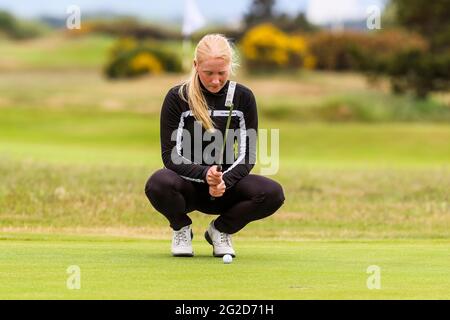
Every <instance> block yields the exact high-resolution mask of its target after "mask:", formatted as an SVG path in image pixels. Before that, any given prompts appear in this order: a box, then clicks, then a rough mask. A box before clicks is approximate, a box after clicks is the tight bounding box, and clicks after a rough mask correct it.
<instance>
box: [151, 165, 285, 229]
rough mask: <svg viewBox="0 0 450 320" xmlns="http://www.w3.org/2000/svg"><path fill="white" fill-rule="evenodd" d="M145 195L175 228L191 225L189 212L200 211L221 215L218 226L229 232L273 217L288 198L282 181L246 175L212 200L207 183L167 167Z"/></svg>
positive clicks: (215, 224) (217, 227)
mask: <svg viewBox="0 0 450 320" xmlns="http://www.w3.org/2000/svg"><path fill="white" fill-rule="evenodd" d="M145 194H146V195H147V198H148V199H149V201H150V203H151V204H152V205H153V207H154V208H155V209H156V210H157V211H159V212H160V213H162V214H163V215H164V216H165V217H166V218H167V219H168V220H169V222H170V226H171V227H172V229H174V230H179V229H180V228H183V227H185V226H187V225H190V224H191V223H192V220H191V218H189V216H188V215H187V214H188V213H189V212H192V211H194V210H198V211H200V212H203V213H207V214H215V215H219V217H218V218H217V219H216V220H215V222H214V226H215V227H216V229H217V230H219V231H220V232H225V233H229V234H233V233H236V232H238V231H239V230H241V229H242V228H244V227H245V226H246V225H247V224H248V223H249V222H251V221H255V220H259V219H262V218H265V217H268V216H270V215H271V214H273V213H274V212H276V211H277V210H278V209H279V208H280V207H281V206H282V204H283V202H284V200H285V198H284V194H283V189H282V187H281V185H280V184H279V183H278V182H276V181H273V180H271V179H269V178H266V177H263V176H259V175H254V174H249V175H248V176H246V177H244V178H242V179H241V180H239V181H238V182H237V183H236V184H235V185H234V186H233V187H231V188H230V189H227V190H226V191H225V193H224V194H223V196H221V197H217V198H215V199H214V200H211V196H210V194H209V185H208V184H207V183H198V182H192V181H188V180H186V179H183V178H181V177H180V176H179V175H178V174H177V173H175V172H174V171H172V170H170V169H166V168H164V169H160V170H158V171H156V172H155V173H153V174H152V176H151V177H150V178H149V179H148V181H147V184H146V186H145Z"/></svg>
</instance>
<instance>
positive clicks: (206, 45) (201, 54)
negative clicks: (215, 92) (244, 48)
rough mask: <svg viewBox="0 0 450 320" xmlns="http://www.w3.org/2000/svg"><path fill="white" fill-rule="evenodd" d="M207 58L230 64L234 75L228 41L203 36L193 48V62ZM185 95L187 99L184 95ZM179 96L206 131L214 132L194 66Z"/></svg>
mask: <svg viewBox="0 0 450 320" xmlns="http://www.w3.org/2000/svg"><path fill="white" fill-rule="evenodd" d="M209 58H222V59H224V60H225V62H228V63H229V64H230V73H231V74H234V70H235V68H236V67H237V66H238V62H237V55H236V53H235V50H234V49H233V47H232V45H231V44H230V42H229V41H228V39H227V38H226V37H225V36H224V35H221V34H208V35H206V36H204V37H203V38H202V39H201V40H200V41H199V43H198V44H197V47H196V48H195V57H194V59H195V61H196V62H197V64H200V63H202V61H204V60H206V59H209ZM186 93H187V97H186V96H185V94H186ZM178 94H179V96H180V97H181V98H182V99H183V100H184V101H186V102H187V103H188V104H189V108H190V109H191V110H192V113H193V114H194V117H195V119H196V120H197V121H200V122H201V124H202V126H203V127H204V128H205V129H206V130H214V123H213V121H212V120H211V117H210V116H209V114H208V104H207V102H206V99H205V96H204V95H203V93H202V90H201V86H200V78H199V76H198V73H197V69H196V68H195V66H194V65H193V66H192V70H191V75H190V77H189V79H188V80H186V81H184V82H183V83H182V84H181V86H180V89H179V90H178Z"/></svg>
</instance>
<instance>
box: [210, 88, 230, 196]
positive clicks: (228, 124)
mask: <svg viewBox="0 0 450 320" xmlns="http://www.w3.org/2000/svg"><path fill="white" fill-rule="evenodd" d="M235 89H236V82H234V81H230V84H229V87H228V93H227V99H226V101H225V106H226V107H229V108H230V113H229V114H228V118H227V125H226V126H225V134H224V137H223V143H222V148H221V150H220V154H219V159H218V161H217V162H218V163H217V169H216V170H217V171H219V172H222V159H223V153H224V151H225V144H226V143H227V135H228V129H229V128H230V122H231V114H232V113H233V109H234V104H233V96H234V90H235ZM215 199H216V198H215V197H211V200H215Z"/></svg>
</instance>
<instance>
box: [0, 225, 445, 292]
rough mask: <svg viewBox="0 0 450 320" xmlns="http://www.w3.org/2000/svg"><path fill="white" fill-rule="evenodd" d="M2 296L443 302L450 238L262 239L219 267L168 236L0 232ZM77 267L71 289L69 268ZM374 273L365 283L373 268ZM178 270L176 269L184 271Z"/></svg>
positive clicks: (199, 247) (243, 245)
mask: <svg viewBox="0 0 450 320" xmlns="http://www.w3.org/2000/svg"><path fill="white" fill-rule="evenodd" d="M2 240H3V241H0V259H1V261H2V263H1V264H0V274H1V277H0V297H1V298H2V299H180V300H185V299H219V300H223V299H448V297H449V295H450V291H449V288H450V283H449V279H450V277H449V271H448V270H449V267H450V265H449V260H448V259H447V256H448V255H447V251H448V250H447V249H448V245H449V243H448V240H445V241H444V240H440V241H436V240H435V241H429V240H427V241H424V240H414V241H402V240H395V241H351V242H347V241H302V242H292V241H264V240H263V241H261V240H257V241H255V240H248V241H245V242H237V243H236V244H235V247H236V250H237V252H238V257H237V258H236V259H234V261H233V263H232V264H229V265H225V264H223V263H222V261H221V259H217V258H213V257H212V256H211V248H210V246H209V245H208V244H207V243H206V242H205V241H204V240H201V239H195V240H194V244H193V245H194V248H195V249H194V250H195V253H196V256H195V257H194V258H184V259H180V258H178V259H175V258H173V257H171V256H170V255H169V253H168V246H169V242H168V241H148V240H136V239H134V240H133V239H129V238H128V239H127V238H124V237H122V238H92V237H82V236H70V237H69V236H62V237H61V236H56V235H53V236H36V235H31V236H29V235H26V234H24V235H4V236H2ZM73 265H75V266H78V267H79V270H80V273H79V275H80V285H81V288H80V289H79V290H70V289H69V288H70V287H69V288H68V286H67V280H68V279H69V276H71V275H72V274H68V273H67V270H68V267H69V266H73ZM373 265H375V266H378V267H379V270H380V288H379V290H373V289H372V290H369V289H368V287H367V281H368V278H369V276H370V275H371V274H370V273H367V268H368V267H369V266H373ZM181 270H182V272H181Z"/></svg>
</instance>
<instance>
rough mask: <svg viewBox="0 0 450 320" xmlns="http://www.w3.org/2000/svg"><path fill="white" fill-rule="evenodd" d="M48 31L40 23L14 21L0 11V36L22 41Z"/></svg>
mask: <svg viewBox="0 0 450 320" xmlns="http://www.w3.org/2000/svg"><path fill="white" fill-rule="evenodd" d="M47 30H48V27H47V26H45V25H44V24H42V23H39V22H34V21H22V20H18V19H16V18H15V17H14V16H13V15H11V14H10V13H8V12H6V11H0V34H4V35H6V36H7V37H9V38H12V39H16V40H22V39H30V38H35V37H38V36H41V35H42V34H44V33H45V32H46V31H47Z"/></svg>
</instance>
